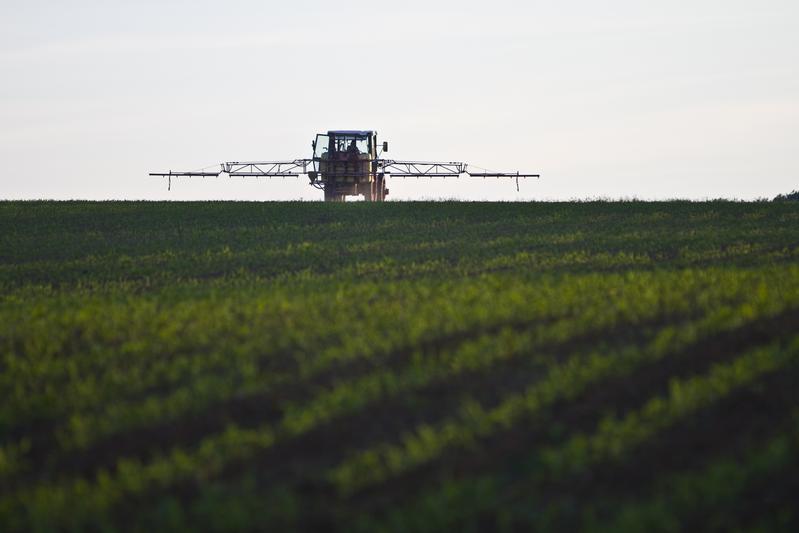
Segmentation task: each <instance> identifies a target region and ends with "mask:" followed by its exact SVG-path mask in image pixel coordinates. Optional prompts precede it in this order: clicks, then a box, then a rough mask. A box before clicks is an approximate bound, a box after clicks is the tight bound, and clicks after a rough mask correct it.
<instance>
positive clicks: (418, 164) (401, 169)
mask: <svg viewBox="0 0 799 533" xmlns="http://www.w3.org/2000/svg"><path fill="white" fill-rule="evenodd" d="M467 167H468V165H467V164H466V163H459V162H454V161H453V162H449V163H435V162H425V161H394V160H392V159H378V160H377V168H378V170H379V171H380V172H383V173H385V174H389V175H391V176H393V177H397V178H439V177H442V178H446V177H449V176H453V177H457V176H460V175H461V174H468V175H469V176H471V177H473V178H539V177H540V175H538V174H523V173H520V172H470V171H468V170H467Z"/></svg>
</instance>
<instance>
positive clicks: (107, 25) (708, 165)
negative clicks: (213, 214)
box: [0, 0, 799, 200]
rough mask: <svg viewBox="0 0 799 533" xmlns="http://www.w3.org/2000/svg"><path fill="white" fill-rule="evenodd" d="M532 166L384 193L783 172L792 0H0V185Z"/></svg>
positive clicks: (291, 188) (697, 187) (551, 187)
mask: <svg viewBox="0 0 799 533" xmlns="http://www.w3.org/2000/svg"><path fill="white" fill-rule="evenodd" d="M328 129H376V130H378V132H379V133H380V136H381V139H382V140H388V141H389V142H390V152H389V154H387V155H388V156H390V157H392V158H394V159H421V160H442V161H466V162H468V163H471V164H474V165H479V166H481V167H485V168H488V169H492V170H522V171H528V172H541V174H542V178H541V179H540V180H538V181H530V180H528V181H527V182H522V186H521V192H520V193H517V192H516V188H515V185H514V184H512V183H511V182H509V181H505V182H498V181H497V180H482V179H476V180H472V181H468V180H465V179H460V180H457V181H456V180H454V179H448V180H446V181H441V180H438V181H425V180H415V179H413V180H401V179H394V180H391V181H390V182H389V188H390V189H391V194H390V198H394V199H405V198H430V197H453V198H461V199H482V198H489V199H569V198H585V197H597V196H600V197H639V198H674V197H681V198H705V197H711V198H715V197H734V198H747V199H748V198H756V197H761V196H768V197H771V196H774V195H776V194H777V193H780V192H788V191H790V190H792V189H797V188H799V2H797V1H796V0H784V1H783V0H764V1H756V0H749V1H734V0H732V1H731V0H725V1H722V0H692V1H674V0H673V1H670V2H642V1H640V0H637V1H632V0H630V1H627V0H610V1H606V2H593V1H560V2H536V1H528V2H505V1H501V0H492V1H485V0H483V1H481V2H464V1H463V0H459V1H452V2H449V1H446V2H434V1H430V0H428V1H424V2H416V1H400V2H380V1H373V2H345V1H339V2H329V1H328V2H322V1H314V0H306V1H296V0H289V1H284V2H277V3H274V4H273V3H272V2H255V1H251V2H250V1H238V2H236V1H226V2H198V1H185V2H169V1H158V2H155V1H138V2H110V1H102V2H101V1H85V0H73V1H69V2H55V1H53V2H40V1H35V0H33V1H31V0H27V1H14V0H2V2H0V160H1V161H2V164H3V167H4V168H3V169H2V174H0V197H3V198H57V199H66V198H89V199H107V198H119V199H138V198H146V199H176V200H177V199H259V200H265V199H287V198H305V199H319V198H321V192H320V191H317V190H315V189H312V188H311V187H309V186H308V185H307V184H306V180H305V179H304V178H301V179H296V178H292V179H287V180H275V181H271V182H270V181H268V180H251V181H244V180H241V179H228V178H220V179H217V180H213V179H206V180H195V181H188V180H183V181H180V182H173V186H172V191H171V192H168V191H167V190H166V183H165V182H164V181H159V180H158V179H156V178H149V177H148V176H147V173H148V172H150V171H155V170H169V169H173V170H192V169H197V168H200V167H204V166H207V165H211V164H214V163H218V162H221V161H230V160H251V159H293V158H299V157H309V156H310V146H311V140H312V138H313V136H314V134H315V133H317V132H322V131H326V130H328Z"/></svg>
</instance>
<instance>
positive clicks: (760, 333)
mask: <svg viewBox="0 0 799 533" xmlns="http://www.w3.org/2000/svg"><path fill="white" fill-rule="evenodd" d="M798 385H799V203H791V202H785V203H767V202H757V203H738V202H722V201H715V202H704V203H690V202H661V203H645V202H585V203H495V204H492V203H455V202H442V203H410V202H409V203H387V204H382V205H381V204H366V203H349V204H323V203H223V202H208V203H139V202H105V203H91V202H63V203H53V202H4V203H0V400H1V401H0V530H1V531H4V532H16V531H70V530H74V531H87V530H89V531H95V530H103V531H148V530H149V531H161V530H193V531H194V530H220V531H226V530H239V531H240V530H258V531H283V530H314V531H317V530H341V531H364V532H366V531H441V530H453V531H492V530H540V531H575V530H586V531H677V530H688V531H714V530H718V531H729V530H733V529H740V530H768V531H774V530H796V528H797V526H799V506H797V497H798V496H797V495H799V386H798Z"/></svg>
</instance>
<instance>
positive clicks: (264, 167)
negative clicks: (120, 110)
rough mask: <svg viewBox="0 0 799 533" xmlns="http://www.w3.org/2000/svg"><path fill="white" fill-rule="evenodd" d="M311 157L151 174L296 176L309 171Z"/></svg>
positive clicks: (247, 162)
mask: <svg viewBox="0 0 799 533" xmlns="http://www.w3.org/2000/svg"><path fill="white" fill-rule="evenodd" d="M311 162H312V160H311V159H295V160H293V161H230V162H227V163H220V165H219V172H205V171H201V170H200V171H191V172H172V171H171V170H170V171H169V172H151V173H150V176H159V177H170V178H172V177H184V178H202V177H209V176H219V175H220V174H227V175H229V176H231V177H239V178H270V177H272V178H274V177H294V176H301V175H303V174H307V173H308V167H309V165H310V164H311Z"/></svg>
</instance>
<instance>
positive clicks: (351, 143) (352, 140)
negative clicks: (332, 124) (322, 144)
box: [333, 135, 369, 155]
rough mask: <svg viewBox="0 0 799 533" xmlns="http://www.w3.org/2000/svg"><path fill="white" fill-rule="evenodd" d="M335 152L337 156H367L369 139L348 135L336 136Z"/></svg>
mask: <svg viewBox="0 0 799 533" xmlns="http://www.w3.org/2000/svg"><path fill="white" fill-rule="evenodd" d="M333 142H334V147H335V151H336V152H338V153H339V154H350V155H354V154H357V155H369V138H368V137H356V136H349V135H342V136H338V137H336V138H335V139H334V141H333Z"/></svg>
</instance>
